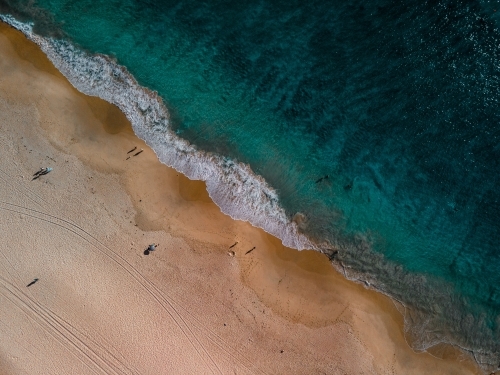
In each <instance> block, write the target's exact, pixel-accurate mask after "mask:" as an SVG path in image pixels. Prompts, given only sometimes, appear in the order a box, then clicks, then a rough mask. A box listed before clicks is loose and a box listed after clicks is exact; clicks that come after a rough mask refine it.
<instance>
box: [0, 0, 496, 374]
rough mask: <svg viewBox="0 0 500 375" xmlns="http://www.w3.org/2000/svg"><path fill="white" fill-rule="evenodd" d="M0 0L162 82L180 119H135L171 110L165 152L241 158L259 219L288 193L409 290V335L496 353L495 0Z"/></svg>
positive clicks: (379, 272) (349, 260)
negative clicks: (176, 145)
mask: <svg viewBox="0 0 500 375" xmlns="http://www.w3.org/2000/svg"><path fill="white" fill-rule="evenodd" d="M0 13H2V14H12V15H14V16H15V17H17V18H18V19H20V20H23V21H34V23H35V28H34V31H35V32H36V33H38V34H40V35H42V36H46V37H54V38H57V39H58V40H66V41H69V42H70V43H71V44H72V45H74V46H77V48H78V49H79V50H81V51H86V53H89V54H95V53H100V54H104V55H107V56H110V57H111V59H112V60H113V61H116V62H117V63H118V64H120V65H123V66H125V67H126V69H127V70H128V71H129V72H130V73H131V74H132V75H133V77H135V79H136V80H137V81H138V83H139V84H140V85H142V86H145V87H147V88H150V89H152V90H155V91H157V92H158V95H159V96H160V97H161V98H162V100H163V103H164V104H165V105H166V107H167V108H168V113H169V120H168V121H163V120H162V121H160V120H158V119H156V120H155V119H153V120H151V116H150V117H149V119H150V120H148V121H150V122H154V124H153V125H151V129H153V130H154V132H156V133H154V132H153V133H154V134H156V135H154V134H153V133H147V134H146V133H144V134H142V135H141V134H139V133H140V132H141V130H140V126H138V127H137V128H136V132H138V134H139V135H140V136H142V137H143V138H148V137H153V136H155V137H157V138H158V137H159V134H163V133H162V132H161V131H162V129H161V128H162V127H169V128H170V129H171V130H172V131H173V134H174V135H177V136H178V137H180V138H181V139H184V140H186V141H188V142H189V144H191V145H192V146H194V148H193V149H189V150H188V149H185V150H184V151H183V152H182V153H176V154H175V155H174V156H172V155H170V156H169V157H170V158H171V159H172V158H174V157H178V158H182V157H187V156H186V155H187V154H189V155H191V153H196V152H204V155H209V156H210V155H218V157H219V158H218V159H216V160H215V159H213V160H212V162H214V163H219V164H223V165H224V168H226V167H227V168H229V167H231V168H236V167H235V165H236V164H234V163H236V162H239V163H243V164H245V165H248V166H249V167H250V168H251V170H252V171H253V172H254V173H255V174H256V175H258V176H261V177H262V179H260V178H257V180H256V181H257V182H249V183H247V184H251V185H252V186H253V189H254V190H253V191H254V192H255V191H256V190H258V189H260V188H261V187H262V189H263V190H262V191H263V193H259V194H257V193H255V197H256V199H255V200H254V201H251V200H252V199H253V197H254V195H252V194H250V195H247V196H245V197H242V196H241V195H242V194H243V193H242V192H241V191H240V190H241V189H240V187H241V185H237V184H236V185H237V186H236V185H235V184H234V182H233V181H232V180H231V178H230V176H229V174H227V175H225V177H224V178H222V177H221V178H220V179H219V180H218V184H219V185H217V186H219V187H220V186H225V188H220V189H217V191H219V193H217V192H215V190H214V192H213V194H215V195H217V194H218V196H217V197H216V199H215V200H216V202H217V203H218V204H219V205H220V206H221V207H222V208H223V210H224V211H229V212H230V213H231V212H232V213H234V215H232V216H236V217H240V218H243V219H248V220H250V221H252V222H254V223H256V224H257V225H260V226H263V227H266V225H271V224H268V221H266V220H267V219H266V218H265V216H266V215H267V216H269V217H272V216H273V215H276V214H275V212H274V211H276V212H278V211H280V210H281V211H280V212H283V213H284V217H285V218H286V220H288V221H294V222H295V223H298V228H299V232H300V235H305V236H307V238H308V239H310V240H311V241H313V242H314V243H316V244H318V247H320V248H322V250H323V251H325V252H327V253H330V255H331V258H332V260H333V261H334V262H335V264H337V265H340V264H342V265H344V266H345V270H346V272H347V276H349V277H351V278H356V279H360V280H366V281H367V282H368V283H369V284H371V285H373V286H374V287H376V288H378V289H380V290H383V291H385V292H387V293H388V294H390V295H391V296H393V297H395V298H397V299H398V300H400V301H402V302H404V303H405V304H406V305H407V306H408V307H409V312H408V316H407V329H408V334H409V335H410V336H411V338H412V340H413V341H414V342H413V345H414V346H415V348H417V349H424V348H427V347H429V346H432V345H434V344H436V343H438V342H441V341H444V342H451V343H454V344H457V345H460V346H461V347H463V348H466V349H469V350H473V351H474V353H475V355H476V358H477V359H478V361H479V362H481V363H482V364H483V365H484V367H485V368H488V369H496V368H498V367H500V365H499V363H500V246H499V244H498V243H499V241H500V173H499V172H500V144H499V141H500V124H499V120H500V110H499V105H498V104H499V98H500V96H499V95H500V58H499V57H500V30H499V29H498V25H499V23H500V2H499V1H468V2H457V1H416V0H414V1H413V0H406V1H404V0H403V1H396V0H394V1H389V0H387V1H386V0H374V1H372V2H369V3H367V2H361V1H339V0H328V1H319V0H311V1H308V2H307V3H306V2H297V1H280V0H269V1H257V0H252V1H247V2H244V3H242V2H229V1H213V2H203V1H199V0H180V1H168V0H121V1H113V0H111V1H89V0H80V1H72V0H38V1H36V2H35V3H33V2H29V1H24V0H21V1H15V0H0ZM60 53H61V54H64V56H65V57H64V58H66V59H70V57H68V56H69V55H71V53H75V54H78V52H75V50H71V49H68V48H66V49H65V50H64V53H63V52H60ZM72 61H73V60H72ZM72 64H73V69H76V70H78V66H79V65H78V63H77V62H76V60H74V61H73V62H72ZM80 66H81V64H80ZM86 69H87V68H86ZM66 73H67V72H66ZM79 74H81V75H82V76H85V74H86V73H85V71H84V69H80V72H79ZM89 74H90V73H89ZM92 74H93V73H92ZM96 85H97V84H96ZM95 87H97V86H95ZM99 87H100V88H99V90H106V89H107V88H106V87H105V85H104V86H102V87H101V86H99ZM123 100H124V101H126V100H127V99H126V98H125V99H123ZM124 105H126V104H124ZM139 107H140V105H139ZM144 108H146V107H144ZM141 111H143V112H147V110H146V109H141ZM148 139H149V138H148ZM153 143H154V142H153ZM153 147H154V148H155V150H156V152H157V153H159V154H161V153H162V152H165V153H168V152H169V151H168V150H167V149H166V148H167V147H168V145H167V144H166V143H162V142H161V141H158V142H156V143H154V146H153ZM162 147H163V148H165V150H162ZM171 159H170V160H171ZM188 159H189V158H188ZM186 160H187V159H186ZM189 160H190V163H198V164H200V165H201V164H203V163H204V160H205V159H203V158H201V159H200V158H198V159H196V158H192V159H189ZM214 160H215V161H214ZM183 163H184V162H183ZM186 163H187V162H186ZM170 164H175V163H174V162H172V161H170ZM200 165H198V166H193V165H192V164H191V165H188V164H183V167H182V168H184V169H190V170H194V169H196V168H202V166H200ZM182 168H181V169H182ZM224 168H222V169H221V170H220V171H222V172H221V174H224V173H226V172H224V171H226V170H227V169H224ZM247 172H248V171H247ZM193 173H194V172H193ZM200 173H201V172H200ZM248 173H250V172H248ZM194 174H195V175H196V173H194ZM188 175H189V173H188ZM198 175H199V174H198ZM228 176H229V177H228ZM245 176H246V175H245ZM243 180H244V182H245V181H247V180H248V181H254V180H252V179H251V178H248V179H247V177H244V178H243ZM264 181H265V182H264ZM240 182H241V181H240ZM261 185H262V186H261ZM214 186H215V185H214ZM234 186H236V187H237V188H236V187H234ZM263 186H269V187H270V189H269V190H266V189H267V188H265V187H263ZM233 187H234V188H233ZM238 189H240V190H238ZM262 197H264V198H262ZM266 197H267V198H269V200H268V201H266V199H267V198H266ZM257 198H258V199H257ZM245 199H246V201H245ZM262 199H264V200H262ZM243 201H245V202H243ZM262 202H264V203H262ZM265 202H267V203H265ZM269 202H271V203H272V204H269ZM264 204H266V206H265V208H263V205H264ZM238 205H240V206H238ZM238 207H240V208H241V209H240V210H238ZM243 207H244V208H243ZM252 210H253V211H252ZM256 212H258V214H256ZM257 216H258V218H257ZM276 228H278V227H276V226H275V229H274V232H273V230H270V231H271V232H273V233H274V234H277V235H280V232H279V228H278V229H276ZM296 228H297V227H296ZM292 235H293V233H292V232H288V233H287V234H283V238H285V237H287V236H288V237H290V236H292ZM292 242H293V241H292ZM297 247H300V246H297Z"/></svg>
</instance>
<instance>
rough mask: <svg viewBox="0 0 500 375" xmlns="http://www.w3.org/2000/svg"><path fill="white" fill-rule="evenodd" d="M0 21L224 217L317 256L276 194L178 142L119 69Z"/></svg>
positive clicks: (243, 169)
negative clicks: (109, 107)
mask: <svg viewBox="0 0 500 375" xmlns="http://www.w3.org/2000/svg"><path fill="white" fill-rule="evenodd" d="M0 19H1V20H2V21H4V22H6V23H8V24H10V25H11V26H13V27H14V28H16V29H18V30H20V31H21V32H23V33H24V34H25V35H26V36H27V37H28V38H29V39H30V40H31V41H33V42H34V43H36V44H37V45H38V46H39V47H40V48H41V49H42V51H43V52H44V53H45V54H46V55H47V57H48V58H49V59H50V61H51V62H52V63H53V64H54V66H55V67H56V68H57V69H58V70H59V71H60V72H61V73H62V74H63V75H64V76H65V77H66V78H67V79H68V80H69V82H70V83H71V84H72V85H73V86H74V87H75V88H76V89H77V90H78V91H80V92H82V93H84V94H86V95H90V96H96V97H99V98H101V99H103V100H105V101H107V102H109V103H112V104H115V105H116V106H117V107H118V108H120V110H121V111H123V113H124V114H125V116H126V117H127V118H128V120H129V121H130V122H131V124H132V128H133V130H134V132H135V134H136V135H137V136H138V137H139V138H141V139H142V140H144V141H145V142H146V144H147V145H148V146H149V147H151V148H152V149H153V151H154V152H155V153H156V155H157V156H158V159H159V160H160V161H161V162H162V163H164V164H166V165H168V166H170V167H173V168H174V169H176V170H177V171H178V172H181V173H183V174H184V175H186V176H187V177H188V178H190V179H193V180H203V181H205V182H206V184H207V190H208V194H209V195H210V197H211V198H212V200H213V201H214V202H215V203H216V204H217V205H218V206H219V207H220V209H221V210H222V212H223V213H225V214H227V215H229V216H231V217H232V218H233V219H238V220H244V221H248V222H249V223H251V224H252V225H254V226H257V227H259V228H262V229H263V230H265V231H266V232H268V233H270V234H272V235H274V236H276V237H278V238H280V239H281V241H282V242H283V245H285V246H288V247H291V248H294V249H298V250H303V249H316V250H320V249H319V247H318V245H316V244H314V243H313V242H312V241H310V240H309V239H308V238H307V237H306V236H305V235H303V234H302V233H300V232H299V228H298V226H297V224H296V223H295V222H293V221H292V220H291V219H290V218H288V217H287V215H286V213H285V210H284V209H283V208H282V207H281V206H280V204H279V199H278V195H277V193H276V191H275V190H274V189H273V188H272V187H270V186H269V185H268V184H267V183H266V181H265V180H264V179H263V178H262V177H260V176H258V175H256V174H255V173H254V172H253V171H252V169H251V168H250V166H248V165H246V164H243V163H238V162H235V161H233V160H230V159H228V158H225V157H222V156H219V155H216V154H213V153H208V152H204V151H201V150H198V149H197V148H196V147H194V146H193V145H191V144H190V143H189V142H187V141H186V140H184V139H181V138H179V137H178V136H177V135H176V134H175V133H174V132H173V131H172V130H171V127H170V125H169V113H168V110H167V108H166V107H165V105H164V104H163V102H162V100H161V98H160V97H159V96H158V95H157V94H156V92H153V91H151V90H149V89H147V88H145V87H142V86H140V85H139V84H138V82H137V81H136V80H135V78H134V77H133V76H132V75H131V74H130V73H129V72H128V71H127V69H126V68H125V67H123V66H120V65H118V64H117V63H116V62H115V61H113V60H111V59H110V58H109V57H107V56H105V55H91V54H89V53H86V52H84V51H82V50H80V49H77V48H75V47H74V46H73V45H72V44H71V43H69V42H67V41H64V40H56V39H53V38H50V37H47V38H46V37H41V36H39V35H37V34H36V33H34V32H33V24H30V23H23V22H20V21H18V20H16V19H15V18H13V17H12V16H9V15H0Z"/></svg>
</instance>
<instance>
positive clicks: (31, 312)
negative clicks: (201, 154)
mask: <svg viewBox="0 0 500 375" xmlns="http://www.w3.org/2000/svg"><path fill="white" fill-rule="evenodd" d="M0 129H1V132H0V155H1V158H0V232H1V233H2V237H3V241H2V242H1V244H0V253H1V254H0V258H1V259H2V260H1V261H0V373H2V374H3V373H5V374H21V373H44V374H67V373H72V374H87V373H89V374H90V373H94V374H95V373H106V374H108V373H109V374H114V373H117V374H118V373H120V374H121V373H126V374H169V373H174V374H177V373H178V374H205V373H206V374H209V373H219V374H220V373H222V374H233V373H237V374H477V373H480V371H479V370H478V368H477V367H476V366H475V364H474V362H473V361H472V360H471V357H470V356H468V355H465V354H462V353H461V352H459V351H457V350H454V349H453V348H450V347H447V348H445V349H442V348H438V349H436V350H435V351H434V354H436V355H437V354H439V357H441V358H438V357H437V356H434V355H431V354H429V353H415V352H414V351H413V350H412V349H411V348H410V347H409V346H408V344H407V343H406V341H405V338H404V334H403V318H402V316H401V314H400V313H399V312H398V310H397V309H396V307H395V305H394V304H393V302H392V301H391V300H390V299H389V298H387V297H386V296H384V295H381V294H379V293H376V292H374V291H371V290H367V289H366V288H364V287H363V286H362V285H358V284H355V283H353V282H350V281H347V280H346V279H344V278H343V276H342V275H340V274H338V273H337V272H336V271H335V270H334V269H333V267H332V266H331V265H330V264H329V261H328V259H327V258H326V257H325V256H324V255H322V254H319V253H317V252H313V251H302V252H299V251H296V250H293V249H289V248H286V247H284V246H282V244H281V243H280V241H279V240H278V239H276V238H274V237H272V236H270V235H268V234H267V233H265V232H264V231H262V230H260V229H257V228H254V227H252V226H251V225H249V224H248V223H246V222H240V221H235V220H233V219H231V218H230V217H228V216H226V215H224V214H222V213H221V212H220V210H219V209H218V207H217V206H216V205H215V204H214V203H213V202H212V201H211V200H210V198H209V196H208V194H207V192H206V189H205V185H204V183H203V182H200V181H191V180H189V179H187V178H186V177H184V176H183V175H180V174H179V173H177V172H176V171H175V170H173V169H171V168H169V167H167V166H164V165H162V164H161V163H159V161H158V160H157V158H156V155H155V154H154V152H153V151H152V150H151V149H149V148H148V147H147V146H146V145H145V144H144V142H142V141H141V140H139V139H138V138H137V137H136V136H135V135H134V134H133V131H132V129H131V126H130V124H129V122H128V121H127V119H126V118H125V116H124V115H123V114H122V113H121V112H120V111H119V110H118V108H116V107H115V106H114V105H110V104H108V103H106V102H104V101H102V100H100V99H97V98H91V97H88V96H85V95H83V94H80V93H79V92H78V91H76V90H75V89H74V88H73V87H72V86H71V85H70V84H69V83H68V81H67V80H66V79H65V78H64V77H63V76H62V75H61V74H60V73H59V72H58V71H57V70H56V69H55V68H54V67H53V66H52V64H51V63H50V62H49V61H48V60H47V58H46V57H45V56H44V55H43V53H42V52H41V51H40V50H39V49H38V47H37V46H36V45H35V44H33V43H31V42H29V41H27V40H26V38H25V37H24V36H23V35H22V34H21V33H20V32H18V31H15V30H14V29H12V28H10V27H9V26H7V25H5V24H2V23H0ZM134 147H137V149H136V150H135V151H134V152H132V153H130V154H127V151H129V150H131V149H132V148H134ZM140 150H144V151H143V152H142V153H140V154H139V155H137V156H131V155H134V154H135V153H136V152H138V151H140ZM128 156H131V157H130V158H129V159H128V160H127V157H128ZM41 167H52V168H53V171H52V172H50V173H49V174H47V175H45V176H42V177H41V178H39V179H37V180H35V181H32V174H33V173H34V172H35V171H36V170H38V169H39V168H41ZM236 242H237V244H236V245H235V246H234V247H232V248H231V249H230V246H232V245H233V244H235V243H236ZM151 243H158V244H159V246H158V248H157V250H156V251H154V252H151V253H150V254H149V255H145V253H144V250H145V249H146V247H147V246H148V244H151ZM252 248H255V249H254V250H253V251H251V252H248V251H249V250H250V249H252ZM34 278H38V279H39V280H38V282H36V283H35V284H33V285H31V286H30V287H27V284H29V283H30V282H31V281H32V280H33V279H34Z"/></svg>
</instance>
